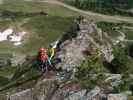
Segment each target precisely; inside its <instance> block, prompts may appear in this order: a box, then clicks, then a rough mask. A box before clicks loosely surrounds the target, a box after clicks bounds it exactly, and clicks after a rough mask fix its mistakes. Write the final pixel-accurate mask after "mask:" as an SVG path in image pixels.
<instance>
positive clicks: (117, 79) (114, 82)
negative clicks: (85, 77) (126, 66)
mask: <svg viewBox="0 0 133 100" xmlns="http://www.w3.org/2000/svg"><path fill="white" fill-rule="evenodd" d="M105 76H106V77H107V78H106V80H105V82H109V83H110V84H111V86H118V85H119V84H120V83H122V76H121V74H106V75H105Z"/></svg>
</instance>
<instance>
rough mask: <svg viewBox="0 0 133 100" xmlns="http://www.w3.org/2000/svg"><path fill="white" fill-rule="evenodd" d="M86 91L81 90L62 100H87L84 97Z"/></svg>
mask: <svg viewBox="0 0 133 100" xmlns="http://www.w3.org/2000/svg"><path fill="white" fill-rule="evenodd" d="M86 92H87V91H86V90H81V91H78V92H76V93H73V94H71V95H70V96H69V97H67V98H65V99H64V100H87V99H86V97H85V94H86Z"/></svg>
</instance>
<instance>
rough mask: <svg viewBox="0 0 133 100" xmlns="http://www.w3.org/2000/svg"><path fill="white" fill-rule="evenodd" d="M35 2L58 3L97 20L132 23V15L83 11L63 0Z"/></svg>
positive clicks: (40, 0)
mask: <svg viewBox="0 0 133 100" xmlns="http://www.w3.org/2000/svg"><path fill="white" fill-rule="evenodd" d="M36 2H44V3H51V4H56V5H60V6H63V7H65V8H68V9H70V10H73V11H75V12H78V13H80V14H82V15H85V16H88V17H90V18H94V19H97V20H102V21H110V22H128V23H133V18H132V17H122V16H110V15H103V14H99V13H94V12H91V11H84V10H80V9H77V8H76V7H73V6H70V5H67V4H65V3H63V2H60V1H56V0H39V1H36Z"/></svg>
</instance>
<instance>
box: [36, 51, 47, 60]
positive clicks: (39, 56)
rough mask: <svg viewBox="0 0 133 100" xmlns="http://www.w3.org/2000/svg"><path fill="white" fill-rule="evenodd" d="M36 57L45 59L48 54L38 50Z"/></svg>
mask: <svg viewBox="0 0 133 100" xmlns="http://www.w3.org/2000/svg"><path fill="white" fill-rule="evenodd" d="M38 59H39V60H41V61H47V60H48V55H47V54H46V53H44V52H39V54H38Z"/></svg>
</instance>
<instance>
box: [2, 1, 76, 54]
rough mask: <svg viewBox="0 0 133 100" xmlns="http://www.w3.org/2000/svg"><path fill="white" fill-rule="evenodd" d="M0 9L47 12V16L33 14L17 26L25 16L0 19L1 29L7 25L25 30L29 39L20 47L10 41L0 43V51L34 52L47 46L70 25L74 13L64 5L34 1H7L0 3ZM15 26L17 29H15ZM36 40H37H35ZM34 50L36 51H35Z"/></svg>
mask: <svg viewBox="0 0 133 100" xmlns="http://www.w3.org/2000/svg"><path fill="white" fill-rule="evenodd" d="M0 10H9V11H22V12H40V11H44V12H47V13H48V16H47V17H46V16H34V17H30V18H29V20H28V21H27V22H26V23H24V24H22V25H21V28H20V27H18V25H19V24H21V23H22V22H23V20H25V18H15V20H14V21H12V20H10V19H8V20H1V21H0V28H1V29H2V30H3V29H5V28H7V27H9V26H11V27H13V28H14V29H15V30H22V29H23V30H26V31H28V32H29V35H30V39H29V40H28V41H27V42H26V43H25V44H24V45H23V46H20V47H14V46H12V44H10V43H0V52H2V51H5V50H8V49H9V52H10V51H11V52H12V51H15V52H20V51H21V53H26V52H31V50H32V51H33V52H34V51H35V50H36V49H37V48H38V47H40V46H47V45H48V44H49V43H50V42H52V41H54V40H56V39H57V38H58V37H59V36H61V34H63V33H64V32H65V31H66V30H67V29H68V28H69V26H70V25H71V23H72V21H73V19H74V16H77V13H74V12H72V11H70V10H68V9H66V8H64V7H61V6H56V5H53V4H46V3H36V2H22V1H21V2H20V1H15V2H12V1H8V2H6V3H4V4H2V5H0ZM16 28H17V29H16ZM37 41H38V42H37ZM35 52H36V51H35Z"/></svg>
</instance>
